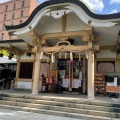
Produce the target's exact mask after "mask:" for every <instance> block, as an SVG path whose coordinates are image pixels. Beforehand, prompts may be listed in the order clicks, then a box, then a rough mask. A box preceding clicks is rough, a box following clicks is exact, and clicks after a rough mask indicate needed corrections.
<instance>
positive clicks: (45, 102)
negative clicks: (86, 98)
mask: <svg viewBox="0 0 120 120" xmlns="http://www.w3.org/2000/svg"><path fill="white" fill-rule="evenodd" d="M0 99H1V100H6V101H14V102H24V103H36V104H43V105H51V106H61V107H70V108H79V109H87V110H98V111H106V112H116V113H120V108H117V107H106V106H105V107H104V106H97V105H87V104H75V103H66V102H57V101H48V100H35V99H25V98H10V97H0Z"/></svg>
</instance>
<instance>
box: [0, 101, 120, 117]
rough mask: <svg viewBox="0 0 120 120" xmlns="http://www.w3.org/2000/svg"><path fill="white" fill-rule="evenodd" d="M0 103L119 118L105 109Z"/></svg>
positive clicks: (10, 103) (0, 102)
mask: <svg viewBox="0 0 120 120" xmlns="http://www.w3.org/2000/svg"><path fill="white" fill-rule="evenodd" d="M0 104H5V105H12V106H19V107H27V108H37V109H45V110H54V111H60V112H69V113H77V114H87V115H94V116H103V117H111V118H119V114H118V113H113V112H105V111H96V110H87V109H78V108H70V107H61V106H51V105H42V104H33V103H31V104H30V103H22V102H13V101H12V102H11V101H0Z"/></svg>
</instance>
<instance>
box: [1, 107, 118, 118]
mask: <svg viewBox="0 0 120 120" xmlns="http://www.w3.org/2000/svg"><path fill="white" fill-rule="evenodd" d="M0 108H3V109H11V110H19V111H26V112H34V113H42V114H49V115H56V116H63V117H70V118H78V119H84V120H117V118H110V117H101V116H94V115H87V114H76V113H69V112H61V111H54V110H44V109H37V108H28V107H19V106H10V105H0ZM118 120H119V119H118Z"/></svg>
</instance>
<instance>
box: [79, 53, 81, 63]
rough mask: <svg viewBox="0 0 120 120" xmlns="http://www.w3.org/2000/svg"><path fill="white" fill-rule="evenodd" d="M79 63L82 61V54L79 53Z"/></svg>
mask: <svg viewBox="0 0 120 120" xmlns="http://www.w3.org/2000/svg"><path fill="white" fill-rule="evenodd" d="M79 61H81V54H80V52H79Z"/></svg>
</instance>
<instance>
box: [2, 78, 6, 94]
mask: <svg viewBox="0 0 120 120" xmlns="http://www.w3.org/2000/svg"><path fill="white" fill-rule="evenodd" d="M4 81H5V79H3V85H2V94H3V89H4Z"/></svg>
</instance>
